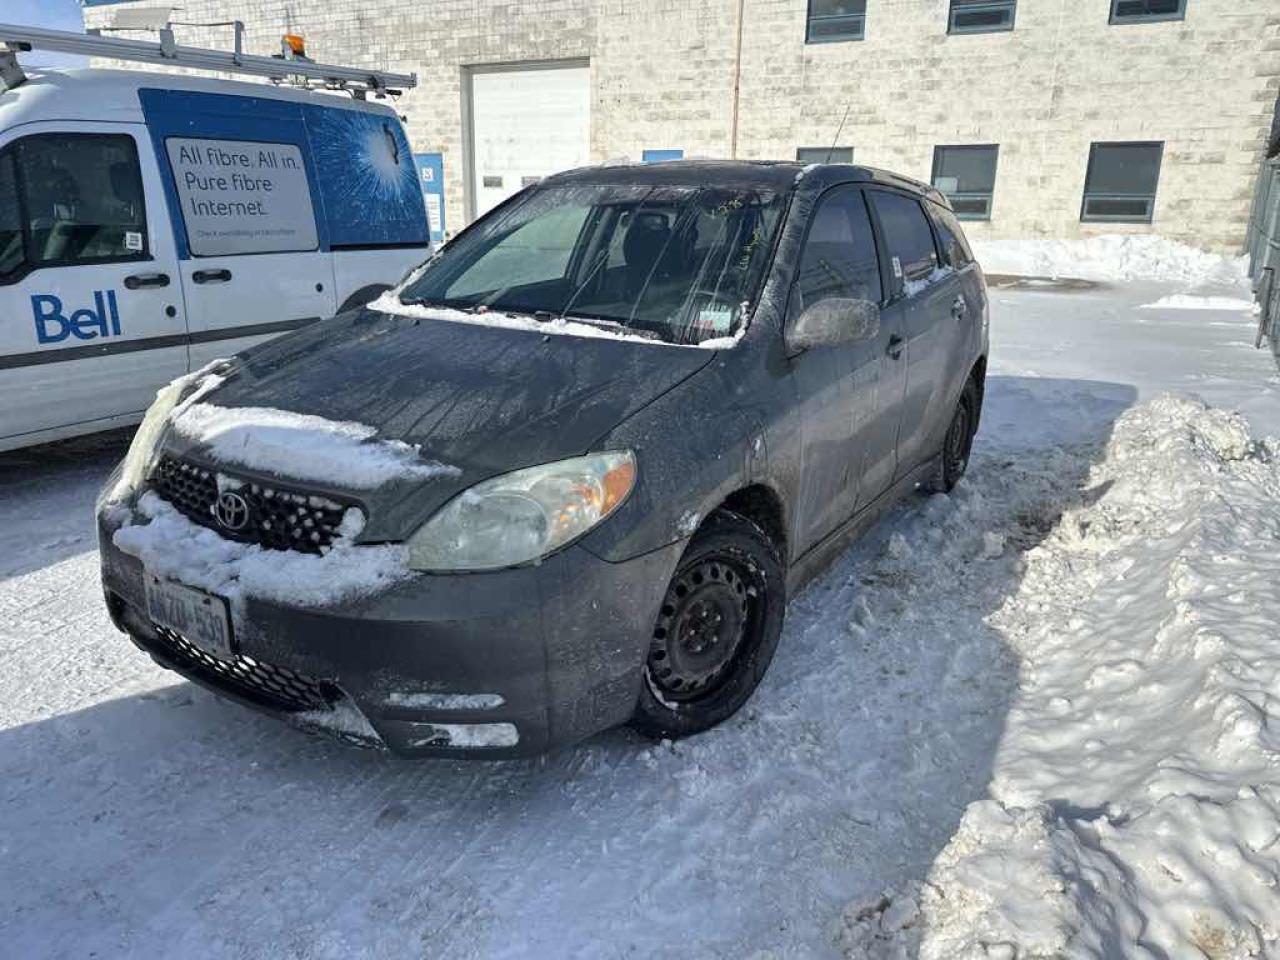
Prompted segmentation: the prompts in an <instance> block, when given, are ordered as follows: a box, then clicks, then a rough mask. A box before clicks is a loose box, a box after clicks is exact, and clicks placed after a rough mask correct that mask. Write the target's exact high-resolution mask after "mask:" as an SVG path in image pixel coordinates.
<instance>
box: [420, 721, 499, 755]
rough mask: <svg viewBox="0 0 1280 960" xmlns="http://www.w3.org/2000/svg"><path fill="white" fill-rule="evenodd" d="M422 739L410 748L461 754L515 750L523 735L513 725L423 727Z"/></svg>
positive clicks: (437, 725) (463, 724)
mask: <svg viewBox="0 0 1280 960" xmlns="http://www.w3.org/2000/svg"><path fill="white" fill-rule="evenodd" d="M414 726H415V727H417V728H418V729H419V730H420V731H421V732H422V735H421V736H418V737H415V738H414V739H413V740H411V741H409V746H410V747H453V748H455V749H460V750H482V749H486V748H488V749H496V748H499V747H514V746H515V745H516V744H517V743H519V742H520V734H519V733H518V732H517V731H516V727H515V724H513V723H419V724H414Z"/></svg>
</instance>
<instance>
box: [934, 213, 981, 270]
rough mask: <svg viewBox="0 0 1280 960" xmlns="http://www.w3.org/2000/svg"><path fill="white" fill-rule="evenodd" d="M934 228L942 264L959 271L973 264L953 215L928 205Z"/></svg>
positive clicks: (957, 221) (958, 224)
mask: <svg viewBox="0 0 1280 960" xmlns="http://www.w3.org/2000/svg"><path fill="white" fill-rule="evenodd" d="M929 209H930V212H931V213H932V214H933V223H934V226H936V227H937V228H938V243H939V245H940V246H941V247H942V262H943V263H944V264H945V265H947V266H951V267H955V268H956V269H957V270H959V269H960V268H962V267H965V266H968V265H969V264H971V263H973V250H972V249H971V248H970V246H969V241H968V240H967V239H966V238H965V235H964V230H963V229H961V227H960V221H959V219H958V218H957V217H956V215H955V214H954V213H952V212H951V211H950V210H948V209H947V208H946V207H942V206H938V205H937V204H930V206H929Z"/></svg>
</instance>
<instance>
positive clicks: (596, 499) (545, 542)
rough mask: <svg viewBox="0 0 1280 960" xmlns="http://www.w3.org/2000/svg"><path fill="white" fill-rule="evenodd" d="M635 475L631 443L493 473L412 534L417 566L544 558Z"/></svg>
mask: <svg viewBox="0 0 1280 960" xmlns="http://www.w3.org/2000/svg"><path fill="white" fill-rule="evenodd" d="M635 480H636V459H635V455H634V454H633V453H632V452H631V451H630V450H625V451H622V452H618V453H598V454H593V455H591V456H588V457H575V458H574V459H572V460H561V461H559V462H557V463H548V464H545V465H544V466H541V467H530V468H529V469H527V470H517V471H516V472H515V473H508V474H504V475H503V476H501V477H494V478H493V479H492V480H486V481H485V482H484V483H479V484H476V485H475V486H474V487H472V488H471V489H470V490H465V491H463V492H462V493H460V494H458V496H456V497H454V498H453V499H452V500H450V501H449V502H448V503H447V504H445V505H444V507H442V508H441V509H440V511H439V512H438V513H436V514H435V516H433V517H432V518H431V519H430V520H428V521H427V522H426V523H424V524H423V525H422V527H421V528H419V530H418V532H417V533H415V534H414V535H413V536H412V537H410V538H409V543H408V547H409V566H410V567H412V568H413V569H415V570H435V571H449V570H494V569H497V568H499V567H513V566H516V565H518V564H521V563H529V562H531V561H533V560H538V559H540V558H541V557H545V556H546V555H547V554H549V553H551V552H552V551H554V550H557V549H559V548H560V547H562V546H564V545H565V544H566V543H569V542H570V541H571V540H574V539H576V538H577V537H579V536H581V535H582V534H584V533H586V532H587V531H588V530H590V529H591V528H592V527H594V526H595V525H596V524H598V523H599V522H600V521H601V520H603V519H604V518H605V517H607V516H609V514H611V513H613V511H614V510H616V509H617V508H618V505H619V504H621V503H622V501H623V500H625V499H626V498H627V494H629V493H630V492H631V488H632V487H633V486H635Z"/></svg>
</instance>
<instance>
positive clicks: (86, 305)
mask: <svg viewBox="0 0 1280 960" xmlns="http://www.w3.org/2000/svg"><path fill="white" fill-rule="evenodd" d="M21 129H22V135H21V136H13V135H11V136H10V137H9V138H8V139H7V140H4V141H3V142H0V449H8V448H13V447H19V446H25V445H26V444H29V443H38V442H41V441H44V440H52V439H56V438H57V437H59V436H65V435H71V434H74V433H86V432H91V431H92V430H95V429H105V428H108V427H111V426H114V425H117V424H122V423H126V422H129V421H130V420H136V419H137V417H138V416H139V415H140V414H141V412H142V411H143V410H145V409H146V407H147V406H148V405H149V404H150V402H151V400H152V398H153V397H154V395H155V392H156V390H157V389H158V388H159V387H160V386H161V385H163V384H164V383H167V382H168V381H169V380H172V379H173V378H174V377H176V376H179V375H181V374H182V373H184V372H186V369H187V346H186V334H185V318H184V310H183V300H182V289H181V285H180V284H179V282H178V271H177V253H176V250H175V248H174V243H173V237H172V234H171V232H170V230H169V225H168V216H167V209H166V206H165V201H164V198H163V196H162V195H161V192H160V191H159V190H158V189H156V188H157V185H158V183H159V179H158V171H157V168H156V164H155V159H154V157H153V156H152V155H151V151H150V142H149V139H148V138H147V135H146V131H145V128H143V127H142V126H141V125H139V124H122V123H78V124H77V125H76V129H75V130H74V131H70V130H67V129H65V125H62V127H61V128H59V126H58V125H57V124H51V123H36V124H29V125H24V126H23V127H22V128H21Z"/></svg>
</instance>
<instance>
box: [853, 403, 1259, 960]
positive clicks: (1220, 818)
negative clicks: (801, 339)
mask: <svg viewBox="0 0 1280 960" xmlns="http://www.w3.org/2000/svg"><path fill="white" fill-rule="evenodd" d="M1278 503H1280V445H1278V444H1277V443H1276V442H1275V441H1262V442H1257V443H1255V442H1254V441H1252V440H1251V439H1250V433H1249V428H1248V424H1247V423H1246V422H1245V421H1244V420H1243V419H1242V418H1241V417H1239V416H1238V415H1234V414H1230V413H1225V412H1222V411H1220V410H1215V409H1212V408H1209V407H1206V406H1205V405H1203V404H1201V403H1199V402H1194V401H1189V400H1181V399H1174V398H1170V397H1165V398H1162V399H1160V400H1157V401H1154V402H1152V403H1149V404H1144V405H1142V406H1139V407H1136V408H1134V409H1133V410H1131V411H1129V412H1128V413H1126V414H1125V415H1124V416H1123V417H1121V419H1120V420H1119V421H1118V422H1117V425H1116V428H1115V431H1114V434H1113V436H1112V439H1111V441H1110V443H1109V445H1108V447H1107V451H1106V457H1105V459H1104V460H1103V461H1102V462H1101V463H1100V464H1099V465H1098V466H1096V467H1095V468H1094V469H1093V471H1092V473H1091V476H1090V482H1089V484H1088V488H1087V489H1086V490H1084V491H1083V492H1082V493H1081V494H1080V497H1079V500H1078V502H1076V503H1065V504H1061V507H1062V513H1061V516H1060V518H1058V519H1057V521H1056V523H1054V524H1053V525H1052V526H1047V527H1046V529H1045V531H1044V538H1043V540H1042V541H1041V542H1039V543H1038V544H1037V545H1035V546H1033V547H1032V548H1031V549H1030V550H1029V551H1027V552H1026V553H1025V554H1024V555H1023V558H1022V561H1021V562H1022V563H1023V564H1024V570H1023V576H1022V579H1021V583H1020V585H1019V588H1018V590H1017V591H1016V592H1015V593H1014V594H1013V595H1012V596H1010V597H1009V599H1008V600H1007V601H1006V602H1005V603H1004V604H1003V605H1002V606H1001V607H1000V608H999V609H998V610H997V611H996V612H995V613H993V614H992V615H991V616H990V617H989V618H988V622H989V624H990V625H991V626H992V627H993V628H995V629H996V630H997V631H998V632H999V633H1000V634H1001V635H1002V636H1003V638H1004V640H1005V642H1006V643H1007V644H1008V645H1009V647H1010V648H1011V649H1012V650H1013V652H1014V653H1016V654H1017V655H1018V656H1019V657H1020V658H1021V661H1022V662H1021V670H1020V679H1019V691H1018V697H1017V700H1016V702H1015V703H1014V705H1013V706H1012V708H1011V710H1010V712H1009V715H1008V717H1007V719H1006V728H1005V732H1004V736H1003V739H1002V741H1001V745H1000V748H999V751H998V753H997V756H996V758H995V765H994V770H993V775H992V780H991V784H990V788H989V793H990V796H989V799H984V800H979V801H977V802H975V803H973V804H971V805H970V806H969V808H968V809H967V811H966V812H965V814H964V817H963V819H962V821H961V823H960V827H959V829H958V830H957V831H956V833H955V835H954V836H953V837H952V839H951V841H950V843H949V844H948V846H947V847H946V848H945V849H944V850H943V852H942V853H941V854H940V855H939V857H938V858H937V860H936V861H935V863H934V865H933V869H932V870H931V872H930V875H929V878H928V882H927V883H926V884H925V885H924V888H923V894H922V895H921V896H920V898H919V902H918V903H917V902H915V901H914V900H912V898H910V896H908V897H906V898H898V897H895V896H894V895H893V894H892V892H889V893H886V895H885V896H884V897H883V898H881V899H880V900H875V901H866V900H864V901H859V902H858V903H855V904H852V905H851V906H850V907H849V908H848V909H847V910H846V911H845V914H844V917H843V918H842V920H841V921H840V924H839V927H838V929H837V931H836V937H837V942H838V943H839V944H840V945H841V946H842V947H843V948H844V949H845V951H846V953H847V954H848V955H850V956H865V955H875V956H900V955H908V954H910V955H915V952H916V945H917V943H918V949H919V953H918V955H919V956H920V957H922V958H925V960H942V958H946V960H963V958H979V957H1009V958H1013V957H1026V956H1072V957H1075V956H1086V957H1119V956H1151V957H1164V956H1168V957H1190V956H1197V957H1198V956H1205V957H1212V958H1227V957H1262V956H1275V955H1277V951H1278V950H1280V894H1278V893H1277V885H1278V883H1280V720H1278V719H1277V718H1278V717H1280V645H1277V638H1280V512H1278V511H1277V504H1278ZM1009 533H1010V535H1014V536H1016V531H1010V532H1009ZM917 910H918V916H917V915H916V911H917Z"/></svg>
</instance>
